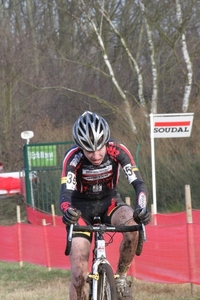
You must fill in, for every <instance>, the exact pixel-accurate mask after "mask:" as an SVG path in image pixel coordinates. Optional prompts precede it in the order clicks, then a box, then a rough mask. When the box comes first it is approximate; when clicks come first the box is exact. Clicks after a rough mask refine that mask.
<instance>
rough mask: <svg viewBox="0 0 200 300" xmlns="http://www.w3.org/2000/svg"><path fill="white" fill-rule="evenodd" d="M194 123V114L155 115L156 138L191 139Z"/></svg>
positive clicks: (154, 129) (154, 133)
mask: <svg viewBox="0 0 200 300" xmlns="http://www.w3.org/2000/svg"><path fill="white" fill-rule="evenodd" d="M192 123H193V114H182V115H181V114H179V115H177V114H174V115H172V114H171V115H170V114H166V115H154V116H153V135H154V138H180V137H189V136H190V135H191V131H192Z"/></svg>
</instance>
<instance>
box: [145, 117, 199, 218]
mask: <svg viewBox="0 0 200 300" xmlns="http://www.w3.org/2000/svg"><path fill="white" fill-rule="evenodd" d="M193 117H194V114H193V113H183V114H162V115H161V114H155V115H154V114H150V123H151V163H152V190H153V209H154V214H157V199H156V168H155V146H154V139H155V138H181V137H189V136H190V135H191V131H192V123H193Z"/></svg>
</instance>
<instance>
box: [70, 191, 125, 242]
mask: <svg viewBox="0 0 200 300" xmlns="http://www.w3.org/2000/svg"><path fill="white" fill-rule="evenodd" d="M72 205H73V207H76V208H77V209H79V210H80V211H81V213H82V215H81V218H80V219H79V221H78V224H79V225H86V224H94V222H95V221H94V218H95V217H97V216H98V217H100V219H101V223H104V224H111V217H112V215H113V213H114V211H116V209H118V208H119V207H120V206H124V205H127V204H126V203H125V202H124V201H123V200H122V199H121V197H120V195H119V194H118V193H117V192H114V193H112V194H111V195H109V196H106V197H105V198H103V199H101V200H88V199H87V200H85V199H76V198H72ZM73 237H85V238H87V239H88V240H89V241H90V242H91V240H92V235H91V234H90V233H89V232H85V233H81V232H77V233H74V234H73Z"/></svg>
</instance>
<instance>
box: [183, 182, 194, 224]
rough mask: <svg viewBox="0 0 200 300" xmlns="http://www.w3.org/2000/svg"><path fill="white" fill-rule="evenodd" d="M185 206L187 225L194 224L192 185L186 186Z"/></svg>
mask: <svg viewBox="0 0 200 300" xmlns="http://www.w3.org/2000/svg"><path fill="white" fill-rule="evenodd" d="M185 204H186V215H187V223H189V224H191V223H193V219H192V201H191V192H190V185H186V186H185Z"/></svg>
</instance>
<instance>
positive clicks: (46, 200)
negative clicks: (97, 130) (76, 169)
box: [24, 141, 73, 214]
mask: <svg viewBox="0 0 200 300" xmlns="http://www.w3.org/2000/svg"><path fill="white" fill-rule="evenodd" d="M72 145H73V142H71V141H70V142H60V143H43V144H26V145H24V171H25V187H26V191H25V195H26V201H27V204H29V205H31V206H33V207H35V208H38V209H40V210H43V211H46V212H51V205H52V204H54V207H55V211H56V214H59V213H60V210H59V207H58V203H59V201H58V199H59V193H60V185H61V169H62V162H63V158H64V155H65V152H66V151H67V150H68V149H69V148H70V147H71V146H72Z"/></svg>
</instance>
